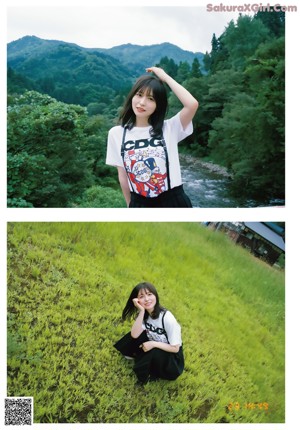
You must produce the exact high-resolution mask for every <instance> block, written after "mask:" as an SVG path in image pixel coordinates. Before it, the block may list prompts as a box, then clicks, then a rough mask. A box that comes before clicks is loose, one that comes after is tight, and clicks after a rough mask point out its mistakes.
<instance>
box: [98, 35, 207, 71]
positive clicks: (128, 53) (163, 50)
mask: <svg viewBox="0 0 300 430" xmlns="http://www.w3.org/2000/svg"><path fill="white" fill-rule="evenodd" d="M98 51H101V52H103V53H107V54H109V55H111V56H112V57H114V58H117V59H118V60H119V61H121V63H122V64H124V65H125V66H127V67H128V68H129V69H130V70H133V71H136V72H138V73H140V74H141V73H143V72H144V70H145V66H146V65H148V64H151V65H154V64H156V63H158V62H159V61H160V59H161V58H162V57H168V58H172V59H173V60H174V61H175V63H176V64H179V63H180V62H184V61H186V62H187V63H188V64H190V65H191V64H192V63H193V61H194V59H195V58H197V59H198V60H199V62H200V64H201V63H202V62H203V57H204V54H202V53H201V52H196V53H194V52H191V51H185V50H183V49H181V48H179V47H178V46H176V45H173V44H171V43H161V44H157V45H149V46H140V45H132V44H131V43H127V44H124V45H120V46H114V47H113V48H110V49H101V50H98Z"/></svg>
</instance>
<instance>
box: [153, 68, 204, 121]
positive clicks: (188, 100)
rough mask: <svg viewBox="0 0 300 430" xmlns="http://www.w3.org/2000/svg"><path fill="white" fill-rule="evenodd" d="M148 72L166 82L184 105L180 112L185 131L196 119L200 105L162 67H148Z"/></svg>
mask: <svg viewBox="0 0 300 430" xmlns="http://www.w3.org/2000/svg"><path fill="white" fill-rule="evenodd" d="M146 71H147V72H153V73H154V74H155V75H156V76H157V77H158V78H159V79H160V80H162V81H163V82H165V83H166V84H167V85H168V86H169V87H170V88H171V90H172V91H173V93H174V94H175V95H176V97H177V98H178V99H179V100H180V102H181V103H182V104H183V108H182V110H181V111H180V121H181V124H182V127H183V129H185V128H186V127H187V126H188V124H189V123H190V122H191V121H192V119H193V118H194V115H195V113H196V111H197V109H198V106H199V103H198V101H197V100H196V99H195V97H193V96H192V94H191V93H190V92H189V91H188V90H186V89H185V88H184V87H183V86H182V85H180V84H179V83H178V82H176V81H175V79H173V78H171V76H169V75H168V74H167V73H166V72H165V71H164V70H163V69H161V68H160V67H148V68H147V69H146Z"/></svg>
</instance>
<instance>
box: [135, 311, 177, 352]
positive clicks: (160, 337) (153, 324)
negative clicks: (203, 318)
mask: <svg viewBox="0 0 300 430" xmlns="http://www.w3.org/2000/svg"><path fill="white" fill-rule="evenodd" d="M164 312H165V311H162V312H161V313H160V315H159V317H158V318H156V319H152V318H151V317H150V316H149V317H148V319H147V321H146V323H143V324H142V327H143V329H144V330H146V332H147V336H148V339H149V340H154V341H156V342H163V343H169V344H170V345H180V346H181V345H182V339H181V327H180V325H179V324H178V322H177V320H176V318H175V317H174V315H173V314H172V313H171V312H170V311H166V313H165V316H164V326H165V330H164V329H163V323H162V317H163V315H164ZM165 332H166V334H165ZM166 335H167V336H166ZM168 341H169V342H168Z"/></svg>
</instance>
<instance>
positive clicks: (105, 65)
mask: <svg viewBox="0 0 300 430" xmlns="http://www.w3.org/2000/svg"><path fill="white" fill-rule="evenodd" d="M148 48H149V49H148ZM160 49H161V51H160ZM108 54H109V55H108ZM181 54H183V53H182V52H181V50H180V49H179V48H178V49H177V48H176V47H174V46H173V45H170V44H162V45H153V46H152V47H147V48H146V47H137V46H134V45H130V44H127V45H122V46H119V47H115V48H112V49H111V50H101V49H86V48H81V47H79V46H77V45H75V44H70V43H64V42H60V41H45V40H42V39H38V38H36V37H32V36H31V37H29V36H28V37H24V38H22V39H20V40H18V41H15V42H12V43H10V44H9V45H8V96H9V97H8V198H9V200H8V202H9V203H8V205H9V206H11V207H16V206H21V207H26V206H34V207H40V206H43V207H65V206H71V207H73V206H79V207H120V206H122V205H124V201H123V200H122V196H121V194H120V188H119V184H118V179H117V176H116V174H115V169H114V168H111V167H108V166H106V165H105V153H106V144H107V132H108V130H109V128H110V127H112V126H113V125H115V124H116V119H117V118H118V113H119V110H120V107H121V106H122V104H123V101H124V97H125V95H126V94H127V91H128V89H129V87H130V86H131V84H132V81H133V80H134V79H135V77H136V76H137V74H138V75H139V74H140V73H139V70H138V66H137V65H136V66H135V67H136V69H135V71H133V69H132V67H133V64H132V63H135V61H136V59H137V58H139V61H141V63H143V62H144V61H145V62H146V65H149V63H148V61H149V62H150V60H151V63H152V64H153V62H156V63H157V64H158V65H159V66H161V67H163V68H164V70H165V71H166V72H167V73H168V74H170V75H171V76H172V77H173V78H174V79H176V80H177V81H178V82H179V83H182V84H183V85H184V87H186V88H187V89H188V90H189V91H190V92H191V93H192V94H193V95H194V97H195V98H196V99H197V100H198V101H199V104H200V108H199V109H198V112H197V113H196V116H195V117H194V120H193V124H194V133H193V135H192V136H189V138H187V139H186V140H185V141H184V142H183V143H182V144H181V148H183V150H184V151H186V152H188V153H189V154H192V155H193V156H194V157H196V158H197V159H198V158H200V159H205V160H206V161H213V162H214V163H218V164H220V165H221V166H225V167H226V168H227V169H228V171H229V173H230V176H231V182H230V185H229V190H228V192H229V193H231V194H232V195H234V196H237V197H238V198H239V200H240V201H242V203H241V206H243V204H244V203H243V201H245V200H247V199H252V200H254V201H255V202H256V204H257V205H270V204H271V203H270V202H271V201H272V202H274V201H275V202H278V201H279V202H283V201H284V197H285V122H284V119H285V17H284V14H283V13H278V12H277V13H273V14H272V13H269V12H258V13H257V14H256V15H255V16H253V17H250V16H243V15H241V16H239V18H238V19H237V22H236V23H235V22H234V21H231V22H229V23H228V26H227V27H226V28H225V30H224V32H223V33H222V34H221V36H220V37H218V38H217V37H216V36H215V34H212V39H211V51H210V52H207V53H206V54H205V55H204V57H203V63H202V62H201V61H200V60H199V56H198V57H197V55H198V54H197V55H196V54H195V57H194V59H193V60H192V62H191V57H189V56H187V57H181V56H180V55H181ZM156 55H157V57H155V56H156ZM168 55H169V56H168ZM185 55H190V53H188V54H187V53H185ZM114 56H116V57H118V58H114ZM126 56H127V57H126ZM159 56H160V58H159V59H157V61H155V59H156V58H158V57H159ZM125 58H126V61H125ZM182 58H186V60H182ZM125 62H126V63H127V67H126V66H125V65H124V64H125ZM144 66H145V64H143V67H144ZM26 90H31V91H27V92H26ZM32 90H34V91H32ZM49 96H50V97H49ZM78 105H80V106H78ZM180 109H181V104H180V102H179V101H178V99H177V98H176V97H175V96H174V94H172V92H170V94H169V110H168V115H169V116H171V115H173V114H175V113H176V112H178V110H180ZM71 155H72V156H71ZM79 166H80V168H79ZM207 204H208V207H209V201H208V202H207ZM272 204H274V203H272ZM276 204H277V203H276ZM279 204H282V203H279ZM103 205H106V206H103ZM107 205H108V206H107Z"/></svg>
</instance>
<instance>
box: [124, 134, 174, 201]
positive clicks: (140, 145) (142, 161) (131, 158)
mask: <svg viewBox="0 0 300 430" xmlns="http://www.w3.org/2000/svg"><path fill="white" fill-rule="evenodd" d="M124 166H125V168H126V172H127V175H128V178H129V181H130V183H131V185H132V188H133V191H134V192H135V193H137V194H140V195H142V196H144V197H157V196H158V195H159V194H161V193H163V192H164V191H166V190H167V189H168V187H167V168H166V154H165V149H164V147H163V144H162V141H161V140H159V139H155V138H154V137H152V138H150V139H140V140H128V141H126V142H125V144H124Z"/></svg>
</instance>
